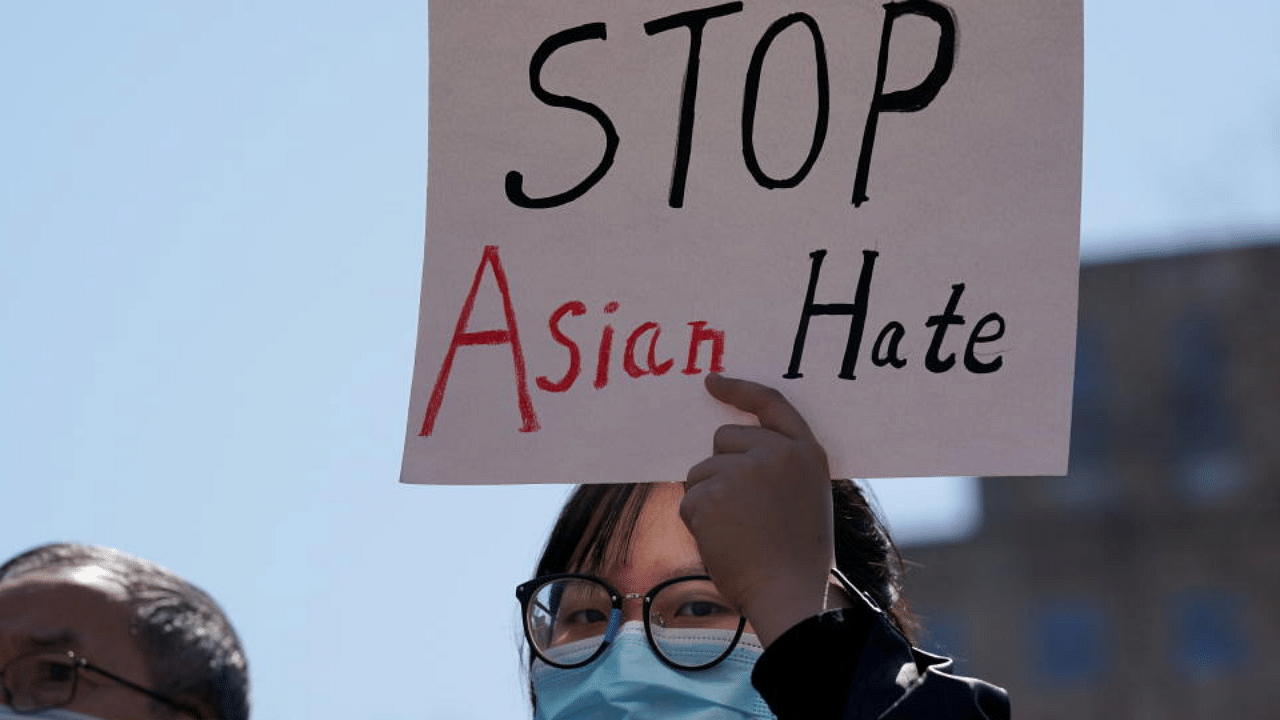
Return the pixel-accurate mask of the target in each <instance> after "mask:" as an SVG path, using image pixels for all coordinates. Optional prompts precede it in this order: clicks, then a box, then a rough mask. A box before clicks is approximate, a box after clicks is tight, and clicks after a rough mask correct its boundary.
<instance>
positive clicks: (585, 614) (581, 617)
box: [561, 608, 609, 625]
mask: <svg viewBox="0 0 1280 720" xmlns="http://www.w3.org/2000/svg"><path fill="white" fill-rule="evenodd" d="M608 619H609V616H608V614H607V613H605V612H604V611H602V610H599V609H597V608H587V609H585V610H576V611H574V612H571V613H569V614H567V615H566V616H565V617H564V619H563V620H562V621H561V622H564V623H566V624H568V625H590V624H591V623H602V622H605V621H607V620H608Z"/></svg>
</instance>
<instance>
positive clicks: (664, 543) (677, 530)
mask: <svg viewBox="0 0 1280 720" xmlns="http://www.w3.org/2000/svg"><path fill="white" fill-rule="evenodd" d="M683 498H684V488H683V487H682V486H681V485H679V484H677V483H657V484H655V485H653V486H652V487H651V488H650V490H649V496H648V497H647V498H646V499H645V502H644V505H642V506H641V508H640V513H639V515H638V517H637V518H636V525H635V528H634V530H633V531H632V533H631V547H630V548H629V552H626V553H617V552H613V553H607V554H606V557H614V558H623V557H625V559H620V560H616V561H610V562H607V563H606V564H605V565H604V566H603V567H601V568H600V569H599V571H598V572H596V573H595V574H596V575H598V576H599V577H600V578H601V579H602V580H604V581H605V582H607V583H609V584H610V585H612V586H613V587H614V588H616V589H617V590H618V592H621V593H622V594H623V595H630V594H632V593H640V594H643V593H646V592H648V591H649V590H650V589H652V588H653V587H654V586H656V585H658V584H659V583H661V582H663V581H665V580H670V579H672V578H676V577H682V576H685V575H706V574H707V569H706V566H704V565H703V564H702V557H701V556H700V555H699V554H698V544H697V542H695V541H694V539H693V536H692V535H690V534H689V530H688V528H686V527H685V524H684V521H683V520H681V519H680V501H681V500H682V499H683ZM707 586H709V584H707ZM674 590H675V589H674V588H672V591H673V592H665V591H664V593H663V595H664V596H665V595H671V596H672V597H671V598H670V599H671V600H675V598H676V597H677V595H676V594H675V593H674ZM697 605H698V607H697V608H696V609H694V611H693V613H692V614H697V615H700V616H702V619H701V621H705V622H707V623H709V624H715V623H714V619H713V618H712V617H709V616H708V615H710V614H713V613H714V614H715V615H717V616H718V615H726V616H727V615H732V617H731V618H727V619H724V620H721V621H720V622H729V621H731V622H730V625H736V622H737V617H738V612H737V610H734V609H732V608H731V607H729V606H728V604H727V603H725V602H724V601H723V600H721V599H720V598H719V594H718V593H714V595H713V596H711V597H708V596H707V595H706V593H700V594H699V597H698V600H697ZM713 609H714V610H713ZM642 610H643V608H642V604H641V601H640V599H639V598H632V599H628V600H626V601H624V602H623V606H622V613H623V614H622V620H623V622H631V621H639V620H642V619H643V618H642V617H641V615H642ZM669 614H670V613H669ZM681 614H683V613H681ZM672 620H673V622H677V623H678V622H680V620H679V619H676V618H672ZM686 621H687V622H700V621H699V620H694V619H693V618H692V617H689V618H686ZM746 631H747V632H751V626H750V625H748V626H747V628H746Z"/></svg>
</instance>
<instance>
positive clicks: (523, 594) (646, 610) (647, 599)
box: [516, 573, 747, 670]
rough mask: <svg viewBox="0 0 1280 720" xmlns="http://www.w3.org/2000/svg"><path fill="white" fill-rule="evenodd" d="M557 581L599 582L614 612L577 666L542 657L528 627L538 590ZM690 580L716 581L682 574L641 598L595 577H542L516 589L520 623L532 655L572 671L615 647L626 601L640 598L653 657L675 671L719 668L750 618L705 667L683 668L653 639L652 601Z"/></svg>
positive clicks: (740, 622) (740, 623)
mask: <svg viewBox="0 0 1280 720" xmlns="http://www.w3.org/2000/svg"><path fill="white" fill-rule="evenodd" d="M558 580H586V581H589V582H594V583H596V584H597V585H599V586H600V587H602V588H604V589H605V590H607V591H608V592H609V601H610V605H611V606H612V612H611V613H610V618H609V628H608V629H607V630H606V631H605V634H604V637H603V638H602V639H601V641H600V647H598V648H596V651H595V652H593V653H591V655H590V656H588V657H587V658H586V659H585V660H581V661H579V662H576V663H570V664H565V663H561V662H556V661H555V660H552V659H550V658H548V657H547V656H546V655H544V654H542V651H541V650H539V649H538V644H537V643H536V642H534V640H533V633H532V632H531V629H530V627H529V605H530V603H531V602H532V601H533V597H534V595H536V594H537V592H538V590H540V589H541V588H542V587H543V586H544V585H546V584H548V583H552V582H556V581H558ZM688 580H707V581H710V582H712V583H714V582H715V581H714V580H711V576H710V575H682V576H680V577H674V578H671V579H669V580H664V581H662V582H660V583H658V584H657V585H654V586H653V587H652V588H650V589H649V591H648V592H646V593H644V594H643V595H641V594H640V593H631V594H629V595H623V594H622V593H620V592H618V591H617V589H615V588H614V587H613V586H612V585H610V584H609V583H607V582H605V581H604V580H601V579H600V578H598V577H596V576H595V575H587V574H584V573H556V574H554V575H543V576H542V577H536V578H534V579H532V580H530V581H528V582H524V583H521V584H519V585H517V586H516V598H517V599H518V600H519V601H520V621H521V624H522V625H523V626H524V637H525V640H527V641H528V642H529V648H530V649H531V650H532V651H533V654H534V655H536V656H537V657H538V659H539V660H541V661H542V662H544V663H546V664H548V665H550V666H552V667H556V668H560V669H562V670H571V669H573V668H580V667H583V666H584V665H588V664H590V663H591V662H592V661H594V660H595V659H596V658H598V657H600V656H601V655H602V654H604V651H605V650H607V649H608V648H609V646H610V645H612V644H613V641H614V638H615V637H616V635H617V632H618V628H620V627H621V626H622V623H621V618H622V603H623V601H624V600H629V599H632V598H640V599H641V601H642V604H643V610H642V615H641V617H643V618H644V634H645V637H646V638H647V639H648V641H649V650H651V651H652V652H653V654H654V655H657V656H658V659H659V660H661V661H662V663H663V664H664V665H666V666H667V667H670V668H672V669H675V670H707V669H709V668H712V667H715V666H716V665H719V664H720V663H721V662H723V661H724V659H725V658H727V657H729V655H730V654H731V653H733V650H734V648H736V647H738V641H739V640H741V639H742V632H743V630H744V629H745V628H746V627H747V618H746V617H745V616H743V615H739V616H738V629H737V631H736V632H735V633H734V635H733V640H732V641H731V642H730V643H729V646H728V647H726V648H725V650H724V652H722V653H720V655H719V656H718V657H716V658H715V659H713V660H711V661H710V662H707V663H703V664H702V665H681V664H679V663H677V662H675V661H673V660H672V659H671V658H668V657H667V656H666V655H663V654H662V651H661V650H659V649H658V643H657V641H656V640H654V637H653V625H652V623H651V622H650V620H649V614H650V610H651V608H652V607H653V599H654V598H655V597H657V595H658V593H660V592H662V589H663V588H666V587H670V586H671V585H675V584H676V583H679V582H685V581H688ZM615 618H616V619H617V620H618V622H614V620H615Z"/></svg>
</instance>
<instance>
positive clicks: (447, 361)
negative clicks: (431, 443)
mask: <svg viewBox="0 0 1280 720" xmlns="http://www.w3.org/2000/svg"><path fill="white" fill-rule="evenodd" d="M486 267H491V268H492V269H493V279H494V280H495V281H496V282H497V283H498V293H499V294H500V295H502V312H503V315H504V317H505V318H506V322H507V324H506V327H505V328H502V329H499V330H480V331H476V332H469V331H468V330H467V322H468V320H470V318H471V311H472V308H473V307H474V306H475V303H476V293H477V292H479V290H480V279H481V278H482V277H483V276H484V269H485V268H486ZM507 343H510V344H511V360H512V363H513V364H514V365H515V372H516V394H517V404H518V405H519V406H520V419H521V420H522V421H523V424H522V425H521V427H520V432H535V431H537V430H538V429H539V428H540V427H541V426H540V425H539V424H538V416H537V414H536V413H535V412H534V410H533V400H532V399H531V398H530V397H529V387H528V383H527V382H526V380H525V369H524V351H523V349H522V348H521V346H520V332H519V330H518V329H517V327H516V314H515V310H513V309H512V307H511V292H510V291H509V290H508V289H507V274H506V273H505V272H504V271H503V270H502V261H501V260H499V259H498V246H497V245H486V246H485V248H484V255H483V256H482V257H481V258H480V267H478V268H476V276H475V279H474V280H472V282H471V291H470V292H468V293H467V300H466V302H464V303H463V304H462V312H461V313H460V314H459V315H458V324H457V327H456V328H455V329H454V331H453V339H452V340H450V342H449V351H448V352H447V353H445V356H444V363H443V364H442V365H441V366H440V374H439V375H437V376H436V384H435V388H434V389H432V391H431V400H430V401H429V402H428V403H427V414H426V417H425V418H424V419H423V421H422V432H421V433H419V435H422V436H424V437H425V436H428V435H430V434H431V431H432V430H433V429H434V428H435V423H436V416H437V415H438V414H439V413H440V405H441V404H442V403H443V402H444V389H445V385H446V384H447V383H448V381H449V373H450V372H451V371H452V369H453V357H454V354H455V353H456V352H457V351H458V348H459V347H461V346H470V345H504V344H507Z"/></svg>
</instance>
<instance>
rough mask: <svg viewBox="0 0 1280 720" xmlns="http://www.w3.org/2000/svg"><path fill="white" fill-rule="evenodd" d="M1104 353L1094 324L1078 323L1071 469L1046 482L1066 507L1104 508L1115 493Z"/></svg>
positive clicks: (1115, 495) (1116, 494) (1056, 497)
mask: <svg viewBox="0 0 1280 720" xmlns="http://www.w3.org/2000/svg"><path fill="white" fill-rule="evenodd" d="M1103 351H1104V346H1103V343H1102V337H1101V335H1100V334H1099V331H1098V328H1097V326H1086V325H1081V327H1080V330H1079V335H1078V337H1077V339H1076V369H1075V389H1074V392H1073V400H1072V411H1071V464H1070V470H1069V471H1068V475H1067V477H1066V478H1065V479H1064V480H1054V481H1053V482H1051V483H1049V484H1048V485H1047V487H1048V488H1049V489H1050V492H1051V493H1052V497H1053V498H1054V499H1055V500H1056V501H1057V502H1058V503H1059V504H1061V505H1064V506H1068V507H1073V508H1089V507H1103V506H1106V505H1109V504H1111V503H1113V502H1114V501H1115V500H1116V499H1117V497H1118V496H1119V492H1118V488H1117V486H1116V482H1117V480H1116V478H1115V477H1114V474H1113V473H1111V472H1110V468H1111V461H1112V458H1111V447H1110V441H1111V438H1112V436H1113V433H1112V427H1111V413H1110V407H1109V403H1110V402H1111V398H1112V395H1111V392H1110V387H1109V383H1108V375H1107V373H1106V358H1105V356H1104V352H1103Z"/></svg>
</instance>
